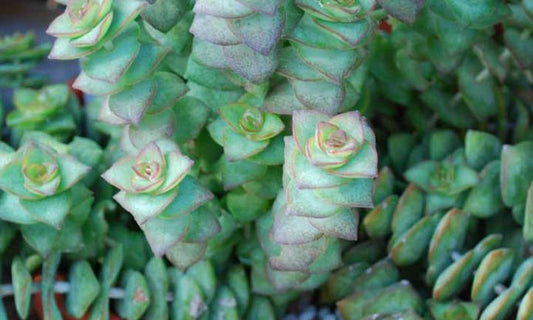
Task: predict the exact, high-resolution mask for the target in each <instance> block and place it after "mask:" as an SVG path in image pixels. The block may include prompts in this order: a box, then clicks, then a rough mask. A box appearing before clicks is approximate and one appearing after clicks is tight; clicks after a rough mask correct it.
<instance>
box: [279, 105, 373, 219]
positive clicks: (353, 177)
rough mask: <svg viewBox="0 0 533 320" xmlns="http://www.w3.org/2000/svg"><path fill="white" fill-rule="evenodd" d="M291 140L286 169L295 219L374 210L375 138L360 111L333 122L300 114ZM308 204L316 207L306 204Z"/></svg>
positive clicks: (318, 115) (312, 114)
mask: <svg viewBox="0 0 533 320" xmlns="http://www.w3.org/2000/svg"><path fill="white" fill-rule="evenodd" d="M293 135H294V136H293V137H289V138H286V141H285V166H284V186H285V193H286V196H287V201H288V210H289V211H291V212H292V213H291V214H292V215H302V216H314V217H324V216H330V215H331V214H333V213H336V212H337V211H338V209H339V208H341V207H372V178H374V177H376V176H377V152H376V147H375V136H374V133H373V132H372V130H371V129H370V128H369V127H368V125H367V124H366V121H365V120H364V118H363V117H362V116H361V115H360V114H359V113H358V112H347V113H343V114H340V115H337V116H334V117H332V118H330V117H329V116H327V115H325V114H322V113H318V112H315V111H297V112H295V113H294V116H293ZM304 199H305V200H304ZM309 201H312V202H313V203H316V205H314V206H309V205H305V203H306V202H309ZM306 207H308V208H306Z"/></svg>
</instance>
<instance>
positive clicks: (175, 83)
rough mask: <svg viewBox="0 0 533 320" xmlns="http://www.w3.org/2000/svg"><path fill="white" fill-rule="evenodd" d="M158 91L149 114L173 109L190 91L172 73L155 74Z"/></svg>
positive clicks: (148, 111)
mask: <svg viewBox="0 0 533 320" xmlns="http://www.w3.org/2000/svg"><path fill="white" fill-rule="evenodd" d="M155 79H156V82H157V90H156V93H155V96H154V98H153V101H152V103H151V104H150V107H149V108H148V110H147V113H149V114H153V113H158V112H161V111H163V110H166V109H168V108H171V107H173V106H174V105H175V104H176V102H177V101H178V100H179V99H180V98H181V97H183V96H184V95H185V94H186V93H187V91H188V90H189V89H188V88H187V86H186V85H185V83H184V82H183V80H182V79H181V78H180V77H178V76H177V75H175V74H173V73H170V72H163V71H160V72H158V73H156V74H155Z"/></svg>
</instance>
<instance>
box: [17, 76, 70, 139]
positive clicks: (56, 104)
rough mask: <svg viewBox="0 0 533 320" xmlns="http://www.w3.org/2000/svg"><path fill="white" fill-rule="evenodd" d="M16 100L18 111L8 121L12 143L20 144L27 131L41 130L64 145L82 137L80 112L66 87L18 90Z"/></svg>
mask: <svg viewBox="0 0 533 320" xmlns="http://www.w3.org/2000/svg"><path fill="white" fill-rule="evenodd" d="M13 100H14V105H15V110H13V111H11V112H10V113H9V114H8V115H7V118H6V123H7V126H8V127H9V128H10V129H11V141H12V143H14V144H18V142H19V140H20V138H21V137H22V134H23V133H24V131H27V130H30V131H31V130H39V131H42V132H45V133H47V134H49V135H51V136H53V137H55V138H57V139H59V140H61V141H66V140H67V139H69V138H71V137H72V136H73V134H74V133H79V129H78V128H79V122H80V120H79V119H80V116H81V110H80V108H79V104H78V102H77V100H76V98H75V97H74V95H73V94H72V93H71V92H70V90H69V88H68V87H67V86H66V85H62V84H56V85H49V86H45V87H43V88H41V89H39V90H34V89H26V88H18V89H16V90H15V92H14V99H13Z"/></svg>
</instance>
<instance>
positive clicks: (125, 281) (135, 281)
mask: <svg viewBox="0 0 533 320" xmlns="http://www.w3.org/2000/svg"><path fill="white" fill-rule="evenodd" d="M121 283H122V287H123V288H124V298H122V299H120V300H118V303H117V311H118V313H119V315H120V316H121V317H123V318H126V319H132V320H136V319H140V318H141V317H142V315H143V314H144V312H145V311H146V309H147V308H148V306H149V305H150V298H151V297H150V290H149V289H148V283H147V282H146V278H145V277H144V276H143V275H142V274H141V273H140V272H138V271H132V270H127V271H126V272H125V274H124V276H123V278H122V281H121Z"/></svg>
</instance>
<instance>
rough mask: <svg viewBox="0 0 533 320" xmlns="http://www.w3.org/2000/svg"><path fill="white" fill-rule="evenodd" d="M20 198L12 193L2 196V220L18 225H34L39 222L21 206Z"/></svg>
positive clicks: (0, 206) (0, 211)
mask: <svg viewBox="0 0 533 320" xmlns="http://www.w3.org/2000/svg"><path fill="white" fill-rule="evenodd" d="M20 200H21V199H20V198H18V197H17V196H14V195H12V194H10V193H2V194H1V195H0V218H1V219H2V220H6V221H9V222H14V223H18V224H33V223H36V222H37V221H36V220H35V218H34V217H33V216H32V215H31V214H30V213H29V212H28V211H27V210H26V209H24V207H23V206H22V205H21V204H20Z"/></svg>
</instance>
